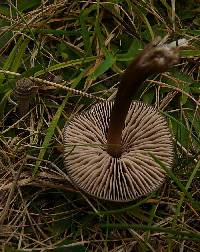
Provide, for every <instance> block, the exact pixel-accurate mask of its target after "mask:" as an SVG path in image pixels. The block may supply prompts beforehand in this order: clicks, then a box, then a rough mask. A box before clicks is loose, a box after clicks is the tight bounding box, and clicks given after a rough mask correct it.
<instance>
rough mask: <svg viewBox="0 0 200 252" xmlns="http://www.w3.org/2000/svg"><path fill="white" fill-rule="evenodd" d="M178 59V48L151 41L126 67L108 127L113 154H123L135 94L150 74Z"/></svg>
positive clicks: (110, 150)
mask: <svg viewBox="0 0 200 252" xmlns="http://www.w3.org/2000/svg"><path fill="white" fill-rule="evenodd" d="M177 59H178V56H177V49H169V48H159V47H154V44H153V43H151V44H149V45H147V46H146V48H145V49H144V50H143V51H142V52H141V53H140V54H139V55H138V56H137V57H136V58H135V59H134V60H133V61H132V63H131V64H130V65H129V67H128V68H127V69H126V71H125V72H124V74H123V76H122V79H121V82H120V84H119V88H118V92H117V95H116V99H115V103H114V106H113V110H112V113H111V117H110V123H109V128H108V135H107V152H108V153H109V154H110V155H111V156H113V157H120V156H121V154H122V146H121V135H122V130H123V128H124V122H125V119H126V116H127V113H128V110H129V107H130V104H131V102H132V96H133V94H134V93H135V92H136V91H137V89H138V88H139V86H140V85H141V84H142V82H143V81H144V80H146V79H147V78H148V77H149V76H151V75H152V74H158V73H162V72H164V71H166V70H167V69H168V68H169V66H171V65H172V64H174V63H176V62H177Z"/></svg>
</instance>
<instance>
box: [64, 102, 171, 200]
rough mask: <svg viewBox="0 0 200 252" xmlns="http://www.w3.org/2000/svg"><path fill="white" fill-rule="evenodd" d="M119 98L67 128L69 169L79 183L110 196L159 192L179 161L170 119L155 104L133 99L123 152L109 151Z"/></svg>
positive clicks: (94, 193) (124, 197) (86, 189)
mask: <svg viewBox="0 0 200 252" xmlns="http://www.w3.org/2000/svg"><path fill="white" fill-rule="evenodd" d="M113 104H114V103H113V102H105V103H97V104H96V105H94V106H92V108H91V109H90V110H88V111H85V112H83V113H81V114H79V115H76V116H75V117H74V118H73V119H72V121H70V123H69V124H67V125H66V126H65V129H64V149H65V150H64V156H65V165H66V169H67V173H68V175H69V177H70V179H71V181H72V183H73V184H75V185H76V186H77V187H79V188H80V189H81V190H83V191H84V192H86V193H88V194H90V195H92V196H94V197H97V198H100V199H104V200H110V201H118V202H126V201H131V200H134V199H137V198H139V197H141V196H144V195H146V194H148V193H150V192H152V191H155V190H156V189H157V188H158V187H159V186H160V185H161V184H162V182H163V181H164V178H165V171H164V170H163V169H162V168H161V167H160V166H159V164H158V163H156V162H155V161H154V160H153V158H152V157H151V156H150V155H149V153H151V154H153V155H154V156H156V157H157V158H158V159H159V160H160V161H162V162H163V163H164V164H165V166H166V167H167V168H171V166H172V163H173V143H172V139H171V134H170V131H169V128H168V125H167V122H166V120H165V118H164V117H163V116H162V115H161V114H160V112H159V111H158V110H156V109H155V108H154V107H152V106H149V105H146V104H144V103H143V102H140V101H133V102H132V104H131V106H130V108H129V111H128V114H127V117H126V120H125V126H124V129H123V132H122V148H123V153H122V155H121V157H119V158H116V157H112V156H110V155H109V154H108V153H107V152H106V143H107V139H106V135H107V131H108V126H109V118H110V114H111V111H112V107H113Z"/></svg>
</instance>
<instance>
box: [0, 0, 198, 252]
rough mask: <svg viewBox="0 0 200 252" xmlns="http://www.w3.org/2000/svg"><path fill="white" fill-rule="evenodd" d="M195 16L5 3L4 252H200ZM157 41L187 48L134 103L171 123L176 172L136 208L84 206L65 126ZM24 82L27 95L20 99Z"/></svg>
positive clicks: (177, 11)
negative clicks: (68, 167) (66, 153)
mask: <svg viewBox="0 0 200 252" xmlns="http://www.w3.org/2000/svg"><path fill="white" fill-rule="evenodd" d="M199 11H200V10H199V6H198V1H186V3H184V5H183V4H182V2H181V1H175V0H174V1H173V0H172V1H171V2H170V1H165V0H161V1H148V0H143V1H137V0H133V1H129V0H126V1H113V0H109V1H106V2H103V1H96V2H95V1H93V2H92V1H72V0H69V1H62V0H61V1H58V0H57V1H56V0H55V1H53V0H52V1H40V0H30V1H22V0H16V1H9V0H7V1H1V3H0V127H1V133H0V175H1V176H0V191H1V194H0V210H1V215H0V247H1V249H2V251H6V252H7V251H8V252H9V251H56V252H60V251H75V252H82V251H113V252H114V251H115V252H116V251H198V249H199V247H200V228H199V226H200V212H199V210H200V191H199V190H200V184H199V177H200V170H199V168H200V160H199V157H200V110H199V104H200V96H199V94H200V84H199V77H200V76H199V58H200V43H199V40H200V37H199V36H200V29H199V25H200V17H199ZM157 36H161V37H163V38H165V39H166V40H167V42H171V41H173V40H177V39H181V38H185V39H186V40H187V41H188V46H187V48H185V49H184V50H182V51H181V59H180V62H179V64H178V65H176V66H175V67H173V68H172V69H171V70H170V71H169V72H167V73H164V74H162V75H160V76H156V77H155V76H154V77H152V78H151V79H150V80H148V81H146V82H145V84H144V85H143V86H142V87H141V89H140V90H139V91H138V93H137V94H136V95H135V99H138V100H139V99H140V100H142V101H144V102H146V103H148V104H152V105H154V106H156V107H157V108H159V109H160V110H161V112H162V113H163V114H164V115H165V117H166V118H167V120H168V123H169V126H170V129H171V132H172V135H173V139H174V150H175V163H174V167H173V170H172V171H168V172H167V173H168V177H167V179H166V181H165V183H164V184H163V186H162V187H161V188H160V189H159V190H158V191H156V192H154V193H152V194H151V195H148V196H147V197H144V198H142V199H139V200H137V201H134V202H131V203H128V204H119V203H117V204H114V203H112V204H111V203H108V202H102V201H99V200H96V199H92V198H90V197H88V196H87V195H83V194H82V193H81V192H79V191H78V190H77V189H76V188H74V187H72V186H71V185H70V182H69V180H68V177H67V175H66V173H65V169H64V164H63V136H62V131H63V127H64V124H65V123H66V122H68V121H69V120H70V119H71V117H72V116H73V115H74V114H75V113H77V112H80V111H83V110H85V109H87V108H88V106H90V105H91V104H93V103H94V102H96V101H97V100H99V99H107V98H110V99H111V98H112V97H113V95H114V93H115V90H116V85H117V83H118V81H119V77H120V74H121V73H122V72H123V70H124V69H125V68H126V67H127V65H128V63H129V62H130V60H131V59H132V58H134V57H135V55H136V54H137V53H138V51H139V49H141V48H143V47H144V46H145V44H147V43H148V42H149V41H151V40H152V39H154V38H156V37H157ZM21 77H31V80H32V81H33V82H34V88H32V89H31V91H30V90H23V89H22V91H20V92H19V93H18V95H16V88H15V85H16V81H17V80H18V79H20V78H21ZM37 78H39V79H37ZM45 80H46V82H45ZM47 81H49V82H47ZM56 82H57V84H56ZM77 91H78V93H77ZM87 94H90V95H91V94H92V95H93V96H90V95H87ZM17 103H18V105H17ZM20 104H21V105H20ZM27 104H28V105H27ZM20 106H21V107H20ZM26 106H28V108H29V110H28V113H26V114H23V113H22V114H21V115H20V113H19V112H20V110H21V111H22V112H23V109H24V108H25V107H26ZM152 158H155V157H152ZM157 161H158V162H159V160H157ZM160 165H161V167H162V164H160ZM163 169H165V167H163Z"/></svg>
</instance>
